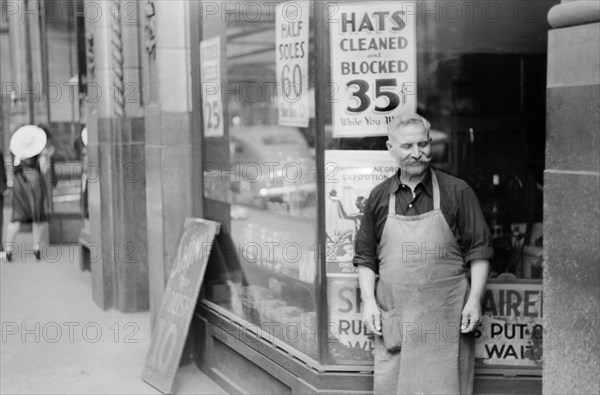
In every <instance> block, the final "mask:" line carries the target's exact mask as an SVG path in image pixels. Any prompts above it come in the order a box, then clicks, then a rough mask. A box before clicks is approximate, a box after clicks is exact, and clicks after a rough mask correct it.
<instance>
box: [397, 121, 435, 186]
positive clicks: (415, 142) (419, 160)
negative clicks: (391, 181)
mask: <svg viewBox="0 0 600 395" xmlns="http://www.w3.org/2000/svg"><path fill="white" fill-rule="evenodd" d="M386 145H387V148H388V151H389V152H390V155H392V157H393V158H394V160H395V161H396V164H397V165H398V167H399V168H400V170H401V171H402V173H404V174H406V175H411V176H418V175H421V174H423V173H424V172H425V171H426V170H427V168H428V167H429V162H431V139H430V138H429V135H428V133H427V131H426V130H425V127H424V126H423V125H421V124H419V123H411V124H408V125H402V126H400V127H399V128H398V129H396V131H395V132H393V133H392V134H391V135H390V138H389V140H388V141H387V143H386Z"/></svg>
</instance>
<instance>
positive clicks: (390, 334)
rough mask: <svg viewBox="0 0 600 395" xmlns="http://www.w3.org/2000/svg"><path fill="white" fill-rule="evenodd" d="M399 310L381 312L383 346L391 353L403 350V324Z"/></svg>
mask: <svg viewBox="0 0 600 395" xmlns="http://www.w3.org/2000/svg"><path fill="white" fill-rule="evenodd" d="M401 321H402V320H401V317H400V312H399V311H398V310H391V311H381V336H382V337H383V345H384V346H385V348H386V349H387V350H388V351H390V352H394V351H399V350H400V348H402V322H401Z"/></svg>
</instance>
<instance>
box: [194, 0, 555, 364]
mask: <svg viewBox="0 0 600 395" xmlns="http://www.w3.org/2000/svg"><path fill="white" fill-rule="evenodd" d="M309 3H310V7H311V10H310V26H311V28H310V29H309V31H310V40H309V45H307V46H306V48H302V51H300V52H299V53H304V52H305V50H306V52H307V53H308V57H309V64H310V67H309V71H310V72H309V76H308V84H307V85H308V87H309V89H308V90H307V93H308V95H309V98H310V102H311V103H312V106H311V107H312V109H311V110H310V119H309V121H308V122H307V125H303V126H294V127H292V126H282V125H284V124H285V123H282V122H281V111H280V110H281V108H280V106H279V104H278V100H277V99H278V97H277V93H278V90H277V83H278V82H279V81H280V79H279V75H278V73H279V72H280V71H281V70H278V68H277V61H276V59H277V56H278V53H279V48H278V47H277V45H276V41H277V39H278V38H277V37H278V35H279V34H282V32H281V31H280V28H281V25H278V24H277V23H275V18H274V17H273V12H276V8H275V7H274V6H271V7H267V6H265V7H260V6H258V7H256V6H250V5H249V4H250V3H247V4H246V3H239V4H238V5H239V7H237V8H236V7H233V6H231V7H229V8H228V7H227V6H225V5H223V4H221V5H220V6H219V3H211V6H210V9H209V8H206V7H205V10H206V11H208V12H207V13H206V15H205V20H204V21H203V23H202V33H203V35H202V37H203V46H204V47H203V49H201V51H200V52H201V60H200V64H201V66H200V68H201V74H202V80H203V82H207V81H208V82H210V81H211V79H212V80H214V81H222V85H221V91H220V92H219V93H218V95H217V96H216V97H217V98H218V99H219V100H217V102H221V103H223V104H224V105H223V108H219V106H218V103H216V104H215V101H214V100H212V99H210V96H211V94H212V95H214V89H213V93H211V89H209V88H208V87H207V86H203V87H202V89H201V90H202V92H203V106H204V108H203V111H202V112H203V118H204V119H203V120H204V139H203V141H204V145H203V146H204V152H203V162H204V198H205V199H204V212H205V215H206V216H207V217H208V218H210V219H215V220H218V221H220V222H221V223H222V224H224V229H225V232H224V234H222V235H221V236H220V242H219V245H220V246H221V249H222V250H224V251H223V256H224V258H223V260H222V261H223V263H222V264H220V268H219V265H218V264H217V265H213V267H212V268H211V267H209V269H208V270H209V271H208V274H207V281H205V295H206V299H207V300H208V301H209V302H210V303H212V304H213V306H218V307H219V308H220V309H222V310H223V311H225V312H227V314H230V315H231V317H233V318H232V319H233V320H234V321H237V322H250V323H252V324H254V325H256V326H257V328H259V329H260V328H262V329H263V330H264V328H265V324H269V323H272V322H275V323H277V325H278V326H279V328H283V326H284V325H285V324H286V323H290V322H292V323H294V322H299V323H300V324H299V325H300V328H301V332H302V335H301V336H300V337H299V338H298V339H299V340H295V341H290V337H289V335H290V334H289V333H285V332H282V331H279V332H278V330H277V329H276V330H275V337H276V338H277V339H278V340H279V341H281V342H282V343H285V344H287V345H288V346H291V348H293V349H294V350H296V351H299V352H300V353H301V354H303V355H308V356H309V357H310V358H314V359H316V360H317V361H318V362H319V363H321V364H323V365H328V366H342V365H348V366H344V367H343V369H357V368H358V366H361V369H363V368H366V369H368V366H369V365H370V364H371V363H372V358H373V354H372V353H373V346H372V337H371V336H370V334H369V333H367V332H366V331H365V328H364V326H363V325H362V320H361V313H362V312H361V296H360V291H359V288H358V281H357V274H356V269H355V268H354V267H353V265H352V258H353V254H354V249H353V248H354V239H355V234H356V230H357V229H358V227H359V226H360V224H361V218H362V210H363V207H364V204H365V201H366V199H368V196H369V193H370V190H371V189H372V188H373V186H375V185H376V184H378V183H379V182H380V181H382V180H384V179H385V178H386V177H389V176H390V175H391V174H393V173H394V172H395V164H394V162H393V161H392V159H391V157H390V156H389V154H388V152H387V149H386V146H385V142H386V139H387V137H386V135H385V134H386V133H385V124H386V123H387V122H389V119H388V118H389V117H388V116H391V115H393V113H394V111H398V108H399V107H400V106H409V105H410V106H413V107H414V108H412V110H414V111H416V112H418V113H420V114H421V115H423V116H425V117H426V118H428V119H429V120H430V121H431V124H432V131H431V137H432V150H433V155H434V166H435V167H437V168H439V169H441V170H443V171H446V172H449V173H451V174H454V175H456V176H458V177H460V178H463V179H465V180H466V181H467V182H468V183H469V184H470V185H471V186H472V187H473V189H474V190H475V192H476V194H477V196H478V197H479V200H480V203H481V206H482V209H483V211H484V214H485V217H486V220H487V221H488V225H489V226H490V229H491V230H492V235H493V236H492V237H493V246H494V249H495V251H496V252H495V255H494V257H493V258H492V261H491V266H492V272H491V275H490V286H489V289H488V292H487V293H486V296H485V298H484V313H486V314H487V317H488V320H489V321H488V322H489V323H490V325H492V324H498V325H499V323H500V322H505V323H507V326H506V328H509V329H510V328H512V329H514V328H523V331H522V333H521V334H520V337H519V338H518V339H517V338H515V337H514V336H513V337H512V338H511V336H512V335H511V334H510V333H508V332H506V333H504V334H500V333H498V332H497V330H496V331H495V332H494V334H493V336H496V337H497V338H498V339H500V338H501V339H500V340H498V339H496V342H501V343H502V342H504V343H502V344H503V345H504V348H502V347H500V346H499V347H500V348H494V349H492V348H490V347H487V348H486V345H487V343H485V341H482V340H480V341H479V343H478V346H477V347H479V348H478V350H479V351H478V352H477V353H476V354H477V361H478V363H479V364H480V365H479V366H496V367H497V366H507V365H512V366H517V367H525V368H531V369H538V371H537V373H535V374H538V375H539V367H540V366H541V363H542V358H541V333H542V332H541V330H542V327H541V311H542V309H541V273H542V270H541V245H542V240H543V236H542V233H541V231H542V226H541V221H542V189H543V174H542V173H543V168H544V142H545V72H546V71H545V64H546V37H547V30H548V26H547V22H546V15H547V13H548V10H549V9H550V7H552V6H553V5H554V4H556V3H557V2H556V1H538V2H521V1H503V2H493V1H487V0H486V1H478V2H472V3H469V2H467V3H461V4H458V3H455V2H434V1H422V2H414V3H413V2H400V1H398V2H389V1H382V2H379V1H376V2H364V1H336V2H328V3H326V4H324V3H323V2H314V1H313V2H309ZM243 4H246V6H242V5H243ZM253 4H254V3H253ZM214 7H217V8H214ZM252 7H255V8H252ZM269 9H270V10H271V11H267V10H269ZM242 14H243V15H242ZM258 14H260V15H258ZM409 17H410V18H412V22H410V23H409V22H408V18H409ZM409 25H410V29H411V30H410V31H409V28H407V26H409ZM336 40H337V41H336ZM361 40H362V41H361ZM215 45H216V47H215ZM211 48H212V49H211ZM407 48H412V50H411V51H412V52H411V51H408V50H407V51H406V55H405V54H404V52H401V51H404V50H405V49H407ZM386 50H391V53H386ZM394 51H397V52H394ZM350 52H352V53H350ZM215 53H217V54H218V56H217V57H216V58H215V57H214V54H215ZM399 53H402V55H399ZM202 54H204V60H202ZM394 56H396V57H398V58H397V59H395V58H394ZM402 56H405V58H402ZM215 59H216V60H215ZM211 62H213V63H211ZM211 64H212V66H211ZM215 64H218V65H219V67H218V68H215V67H214V65H215ZM335 73H338V75H336V74H335ZM402 73H407V74H405V75H401V74H402ZM408 73H412V74H410V76H411V77H410V78H412V80H410V79H406V78H404V77H406V76H407V75H408ZM384 74H385V75H384ZM340 76H342V77H345V78H346V77H347V78H346V79H347V81H346V80H344V78H340ZM350 77H352V78H350ZM403 78H404V79H403ZM340 81H344V82H343V83H341V84H340V83H339V82H340ZM344 97H346V98H349V100H350V102H349V103H348V104H346V105H344V106H342V107H339V106H338V105H339V101H340V100H344ZM336 106H338V107H336ZM315 108H316V113H317V114H316V116H315ZM221 119H222V120H223V124H222V126H219V122H218V121H219V120H221ZM381 125H383V127H381ZM318 168H320V169H321V170H322V171H321V172H320V174H321V177H320V178H319V177H317V176H316V174H317V173H319V172H316V171H315V169H318ZM318 213H322V214H323V217H324V218H318V217H319V215H318ZM322 228H323V229H322ZM319 234H321V235H322V240H319V236H318V235H319ZM271 246H272V247H271ZM285 246H288V248H287V249H286V248H285ZM291 246H294V248H293V249H292V248H291ZM316 246H320V247H318V248H317V247H316ZM232 251H233V252H232ZM298 252H299V253H298ZM315 252H317V254H316V255H315ZM291 255H293V256H291ZM319 256H323V257H324V262H323V264H322V265H319V264H318V262H319V259H317V258H318V257H319ZM297 257H300V258H299V259H298V258H297ZM318 268H320V269H321V271H324V273H323V275H322V276H320V275H317V272H318V271H319V270H317V269H318ZM320 278H323V281H315V279H317V280H318V279H320ZM317 295H322V297H321V298H320V300H319V301H317ZM325 298H326V302H325ZM507 298H509V299H507ZM508 305H510V306H512V307H511V308H510V309H507V308H506V307H507V306H508ZM501 306H504V307H501ZM519 306H520V307H519ZM317 313H318V314H317ZM525 313H526V314H525ZM317 316H318V317H320V318H321V319H323V320H325V321H326V322H318V328H319V329H320V332H321V333H318V334H317V336H314V335H315V333H316V332H315V330H316V328H317V326H316V325H315V322H316V320H317ZM261 325H262V327H261ZM306 328H309V329H306ZM310 328H312V329H310ZM490 328H491V326H488V327H487V328H481V331H480V333H479V335H478V336H479V337H480V338H482V339H483V337H485V336H488V337H489V336H491V335H490V333H487V332H484V331H486V330H488V329H490ZM305 335H308V336H305ZM311 337H312V339H310V338H311ZM511 339H515V340H511ZM487 340H489V339H487ZM316 343H318V344H316ZM317 346H320V347H321V348H322V350H321V351H320V352H319V350H318V347H317ZM502 350H503V351H502Z"/></svg>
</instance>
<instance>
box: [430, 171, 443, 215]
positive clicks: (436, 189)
mask: <svg viewBox="0 0 600 395" xmlns="http://www.w3.org/2000/svg"><path fill="white" fill-rule="evenodd" d="M430 171H431V182H432V185H433V209H434V210H439V209H440V207H441V205H440V184H439V183H438V179H437V176H436V175H435V171H433V169H432V170H430Z"/></svg>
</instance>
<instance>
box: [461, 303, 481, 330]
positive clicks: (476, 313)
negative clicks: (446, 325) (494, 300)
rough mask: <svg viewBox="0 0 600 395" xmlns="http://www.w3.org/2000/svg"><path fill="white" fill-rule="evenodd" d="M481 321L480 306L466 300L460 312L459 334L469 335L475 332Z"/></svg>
mask: <svg viewBox="0 0 600 395" xmlns="http://www.w3.org/2000/svg"><path fill="white" fill-rule="evenodd" d="M480 319H481V305H480V304H479V303H478V302H476V301H471V300H468V301H467V304H465V307H463V311H462V322H461V326H460V333H471V332H473V331H474V330H475V328H476V327H477V325H478V324H479V320H480Z"/></svg>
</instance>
